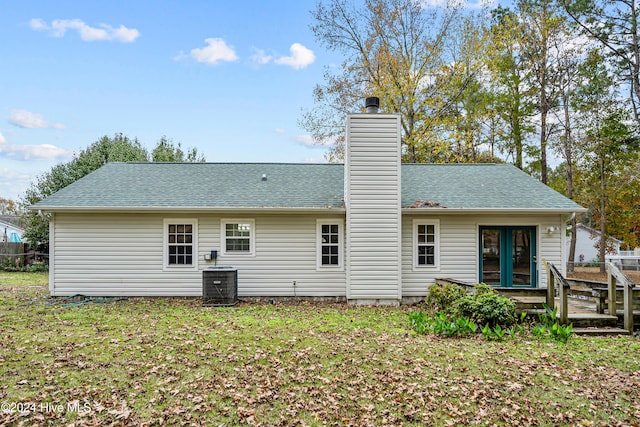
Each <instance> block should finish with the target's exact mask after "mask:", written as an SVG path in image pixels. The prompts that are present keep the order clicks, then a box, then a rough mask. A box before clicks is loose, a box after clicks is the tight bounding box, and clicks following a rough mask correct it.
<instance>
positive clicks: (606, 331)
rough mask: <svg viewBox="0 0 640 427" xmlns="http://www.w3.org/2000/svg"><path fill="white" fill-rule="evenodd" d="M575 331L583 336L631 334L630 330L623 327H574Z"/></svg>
mask: <svg viewBox="0 0 640 427" xmlns="http://www.w3.org/2000/svg"><path fill="white" fill-rule="evenodd" d="M573 332H574V333H575V334H576V335H583V336H616V335H629V331H627V330H626V329H621V328H574V329H573Z"/></svg>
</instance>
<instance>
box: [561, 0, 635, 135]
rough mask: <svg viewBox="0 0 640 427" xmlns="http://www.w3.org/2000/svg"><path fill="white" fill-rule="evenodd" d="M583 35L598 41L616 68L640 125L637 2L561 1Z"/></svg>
mask: <svg viewBox="0 0 640 427" xmlns="http://www.w3.org/2000/svg"><path fill="white" fill-rule="evenodd" d="M558 2H559V3H560V4H561V5H562V6H563V8H564V10H565V11H566V12H567V14H568V15H569V16H570V17H571V18H572V19H573V20H574V22H576V23H577V24H578V25H579V26H580V28H582V30H583V32H584V34H586V35H588V36H589V37H592V38H594V39H595V40H597V41H598V42H599V43H600V44H601V45H602V46H603V47H604V48H605V49H606V51H607V52H608V54H609V56H610V58H611V59H612V61H613V64H614V65H615V70H616V77H617V80H618V83H623V84H625V86H626V87H627V88H628V91H629V96H628V100H629V103H630V106H631V110H632V111H633V117H634V119H635V121H636V123H638V124H640V112H639V108H640V33H639V31H640V30H639V27H638V23H639V14H640V8H639V7H638V4H637V2H636V1H635V0H579V1H575V0H558Z"/></svg>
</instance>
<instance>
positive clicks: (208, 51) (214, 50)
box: [174, 38, 238, 65]
mask: <svg viewBox="0 0 640 427" xmlns="http://www.w3.org/2000/svg"><path fill="white" fill-rule="evenodd" d="M204 41H205V43H207V46H206V47H202V48H195V49H191V52H189V55H185V54H183V53H180V54H179V55H178V56H176V57H175V58H174V59H175V60H176V61H179V60H182V59H187V58H193V59H195V60H196V61H198V62H204V63H205V64H210V65H215V64H217V63H218V62H221V61H227V62H233V61H237V60H238V55H236V52H235V51H234V50H233V47H232V46H229V45H227V43H226V42H225V41H224V40H223V39H220V38H208V39H205V40H204Z"/></svg>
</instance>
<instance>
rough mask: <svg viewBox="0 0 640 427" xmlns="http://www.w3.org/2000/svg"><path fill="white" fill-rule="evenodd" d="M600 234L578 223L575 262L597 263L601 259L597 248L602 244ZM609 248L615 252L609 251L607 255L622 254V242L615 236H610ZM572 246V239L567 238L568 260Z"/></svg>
mask: <svg viewBox="0 0 640 427" xmlns="http://www.w3.org/2000/svg"><path fill="white" fill-rule="evenodd" d="M601 234H602V233H600V231H599V230H596V229H594V228H591V227H587V226H586V225H584V224H580V223H578V224H577V225H576V251H575V256H574V258H573V262H574V263H577V264H588V263H597V262H598V259H599V258H600V251H599V249H598V248H597V247H596V246H597V245H598V244H599V243H600V236H601ZM608 242H609V243H608V246H609V247H610V248H612V249H613V252H611V251H609V253H607V255H616V254H619V253H620V244H621V243H622V241H621V240H618V239H616V238H615V237H613V236H609V239H608ZM570 244H571V237H568V238H567V243H566V253H567V260H568V259H569V245H570Z"/></svg>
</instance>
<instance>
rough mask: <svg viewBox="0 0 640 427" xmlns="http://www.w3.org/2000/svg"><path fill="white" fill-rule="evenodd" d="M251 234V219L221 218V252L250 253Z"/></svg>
mask: <svg viewBox="0 0 640 427" xmlns="http://www.w3.org/2000/svg"><path fill="white" fill-rule="evenodd" d="M253 234H254V221H253V220H247V219H242V220H222V239H223V241H222V248H223V250H222V254H223V255H226V254H244V255H252V254H253V249H254V236H253Z"/></svg>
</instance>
